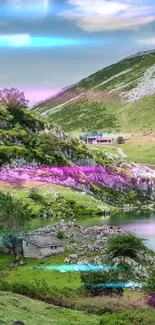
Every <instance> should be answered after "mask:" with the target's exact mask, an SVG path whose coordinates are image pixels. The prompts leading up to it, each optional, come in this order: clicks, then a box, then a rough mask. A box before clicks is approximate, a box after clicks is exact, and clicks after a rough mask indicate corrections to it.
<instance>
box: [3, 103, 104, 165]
mask: <svg viewBox="0 0 155 325" xmlns="http://www.w3.org/2000/svg"><path fill="white" fill-rule="evenodd" d="M94 161H96V162H97V163H98V162H100V163H101V164H104V165H108V164H109V163H110V159H107V157H106V155H105V154H104V153H103V154H101V155H98V154H97V152H94V151H91V150H89V149H88V148H87V147H86V146H85V145H84V144H83V143H82V142H80V141H79V140H76V139H72V138H70V137H68V136H67V135H66V134H65V133H64V132H63V130H62V129H61V128H60V127H58V126H56V125H55V124H52V123H47V121H46V120H45V119H43V118H42V117H40V116H39V115H37V114H36V113H34V112H31V111H29V110H27V109H26V108H19V107H13V108H11V107H8V108H1V109H0V166H2V165H4V164H8V163H9V164H11V165H13V166H14V165H18V166H19V165H20V164H22V165H23V164H24V163H25V164H27V163H28V164H30V163H31V164H32V163H33V164H37V165H38V164H41V165H44V166H47V165H50V166H51V165H52V166H63V165H64V166H65V165H68V166H71V165H74V164H77V165H78V164H86V165H87V164H88V165H91V164H94Z"/></svg>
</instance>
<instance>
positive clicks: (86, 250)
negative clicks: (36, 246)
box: [31, 220, 155, 281]
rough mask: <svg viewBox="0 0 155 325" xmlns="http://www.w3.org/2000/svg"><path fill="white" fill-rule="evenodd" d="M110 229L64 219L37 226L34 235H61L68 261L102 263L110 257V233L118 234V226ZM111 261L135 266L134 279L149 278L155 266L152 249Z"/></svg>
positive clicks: (65, 260)
mask: <svg viewBox="0 0 155 325" xmlns="http://www.w3.org/2000/svg"><path fill="white" fill-rule="evenodd" d="M109 228H110V227H109V226H107V225H103V226H93V227H88V228H84V227H82V226H80V225H77V224H76V221H72V222H71V221H68V222H65V221H64V220H61V221H60V222H59V223H57V224H54V225H49V226H47V227H45V228H41V229H37V230H35V231H33V232H31V234H45V235H46V234H51V236H56V237H59V236H60V235H61V237H62V238H61V240H62V243H63V245H64V247H65V250H66V252H68V256H67V257H65V259H64V262H65V263H69V264H97V265H102V264H106V263H107V260H108V259H109V256H107V253H106V251H107V249H106V246H107V241H108V238H109V236H113V235H115V234H119V233H118V228H116V227H113V229H112V230H110V229H109ZM124 232H125V231H124ZM107 258H108V259H107ZM110 263H112V264H113V265H114V266H117V265H119V264H122V263H124V264H125V265H129V266H130V267H132V269H133V277H134V279H135V280H137V281H147V279H148V278H149V273H150V270H151V269H152V268H155V256H154V255H153V254H150V253H149V251H147V252H140V253H139V254H138V255H137V257H136V259H132V258H129V257H123V256H120V257H117V258H115V259H113V260H111V261H110Z"/></svg>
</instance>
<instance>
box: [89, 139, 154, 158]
mask: <svg viewBox="0 0 155 325" xmlns="http://www.w3.org/2000/svg"><path fill="white" fill-rule="evenodd" d="M88 147H90V148H96V149H100V150H102V151H104V152H109V153H112V154H114V155H119V153H118V150H117V147H120V148H122V150H123V152H124V153H125V154H126V155H127V160H128V161H132V162H135V163H142V164H155V155H154V151H155V138H154V136H153V135H145V136H140V135H137V136H133V137H131V138H130V139H128V140H126V141H125V143H124V144H121V145H120V144H117V143H114V146H111V145H96V144H94V145H89V146H88Z"/></svg>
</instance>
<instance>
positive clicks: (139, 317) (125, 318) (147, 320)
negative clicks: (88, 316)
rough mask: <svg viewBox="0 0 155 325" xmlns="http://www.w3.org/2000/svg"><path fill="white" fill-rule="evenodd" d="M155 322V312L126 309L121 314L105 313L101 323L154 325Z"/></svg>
mask: <svg viewBox="0 0 155 325" xmlns="http://www.w3.org/2000/svg"><path fill="white" fill-rule="evenodd" d="M154 322H155V313H154V312H151V313H149V312H145V313H143V312H135V311H133V310H132V311H126V312H124V313H120V314H116V313H114V314H109V315H105V316H104V317H103V318H102V320H101V321H100V325H139V324H141V325H152V324H153V323H154Z"/></svg>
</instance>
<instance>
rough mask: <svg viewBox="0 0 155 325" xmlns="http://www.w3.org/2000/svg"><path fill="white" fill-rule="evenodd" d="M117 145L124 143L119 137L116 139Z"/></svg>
mask: <svg viewBox="0 0 155 325" xmlns="http://www.w3.org/2000/svg"><path fill="white" fill-rule="evenodd" d="M117 143H118V144H122V143H124V138H123V137H121V136H120V137H118V138H117Z"/></svg>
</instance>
